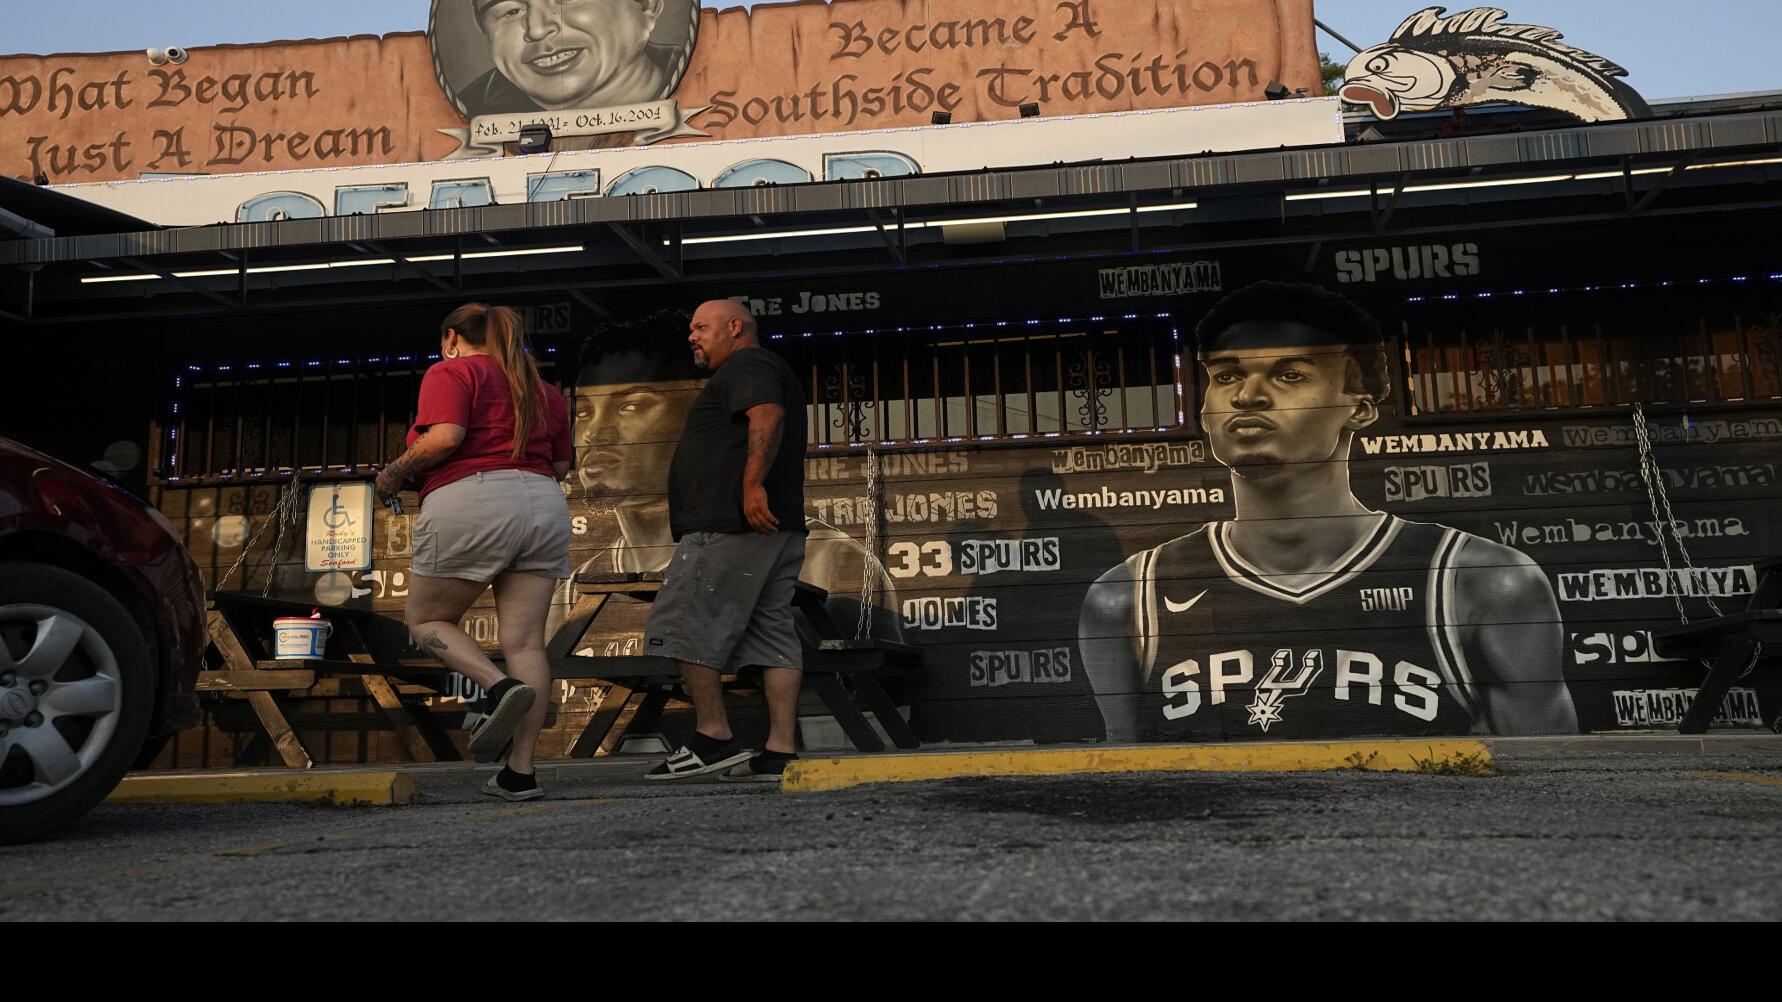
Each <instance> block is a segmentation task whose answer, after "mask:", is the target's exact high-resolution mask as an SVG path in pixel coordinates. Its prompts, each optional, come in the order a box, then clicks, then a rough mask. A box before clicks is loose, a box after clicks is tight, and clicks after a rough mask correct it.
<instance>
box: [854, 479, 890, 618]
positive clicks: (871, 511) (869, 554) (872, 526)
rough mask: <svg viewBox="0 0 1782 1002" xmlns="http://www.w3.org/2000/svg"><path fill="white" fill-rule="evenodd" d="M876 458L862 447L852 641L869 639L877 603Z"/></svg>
mask: <svg viewBox="0 0 1782 1002" xmlns="http://www.w3.org/2000/svg"><path fill="white" fill-rule="evenodd" d="M879 489H880V488H879V456H878V453H876V452H874V451H873V448H872V446H871V445H868V446H867V447H866V543H865V549H866V552H865V554H864V556H862V558H861V560H860V619H859V621H858V622H857V623H855V624H854V639H855V640H866V639H868V638H870V637H871V636H872V614H873V609H874V608H875V606H876V603H877V600H878V590H879V577H880V575H881V574H882V573H883V570H882V567H883V565H881V564H880V563H879Z"/></svg>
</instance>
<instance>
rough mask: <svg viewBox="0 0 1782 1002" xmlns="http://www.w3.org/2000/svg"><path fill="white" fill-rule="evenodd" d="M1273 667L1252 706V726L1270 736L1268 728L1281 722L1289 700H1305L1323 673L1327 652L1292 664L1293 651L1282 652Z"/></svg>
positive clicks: (1312, 653)
mask: <svg viewBox="0 0 1782 1002" xmlns="http://www.w3.org/2000/svg"><path fill="white" fill-rule="evenodd" d="M1270 664H1271V665H1272V667H1271V668H1270V669H1269V673H1268V675H1267V676H1266V677H1264V678H1263V680H1262V682H1261V684H1259V685H1257V687H1256V699H1255V701H1254V702H1252V703H1251V704H1250V723H1252V724H1254V725H1256V726H1258V727H1260V728H1262V733H1264V734H1267V733H1268V729H1269V726H1270V725H1272V724H1278V723H1280V722H1281V711H1282V710H1283V709H1285V708H1286V704H1287V700H1288V699H1289V698H1291V697H1294V696H1303V695H1305V694H1306V692H1307V691H1309V690H1310V689H1311V687H1312V683H1313V682H1315V681H1317V680H1318V676H1319V675H1320V674H1322V673H1323V671H1324V652H1323V651H1321V650H1316V649H1314V650H1309V651H1306V652H1305V653H1303V654H1302V655H1300V659H1299V661H1298V662H1297V663H1296V662H1295V661H1294V660H1293V652H1292V651H1291V650H1279V651H1276V652H1275V653H1274V657H1272V658H1270Z"/></svg>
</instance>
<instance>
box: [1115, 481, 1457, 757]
mask: <svg viewBox="0 0 1782 1002" xmlns="http://www.w3.org/2000/svg"><path fill="white" fill-rule="evenodd" d="M1229 526H1230V523H1227V522H1212V523H1208V524H1207V525H1206V526H1205V527H1203V528H1202V529H1200V530H1199V531H1197V532H1195V533H1193V534H1191V535H1187V536H1183V537H1181V538H1179V539H1176V540H1172V541H1171V542H1168V543H1165V544H1163V545H1162V546H1159V547H1156V548H1155V549H1151V550H1147V551H1145V552H1144V553H1140V554H1138V555H1136V556H1134V557H1132V558H1131V559H1130V560H1129V561H1127V564H1128V566H1129V567H1130V568H1131V569H1132V572H1133V578H1134V588H1133V624H1132V626H1133V637H1134V638H1135V641H1134V649H1135V653H1136V654H1137V656H1138V659H1139V664H1140V667H1141V669H1142V672H1143V676H1142V677H1143V690H1142V691H1143V694H1144V698H1143V699H1142V700H1141V701H1140V706H1141V709H1140V714H1141V717H1140V728H1139V730H1140V734H1141V735H1142V736H1144V737H1146V738H1148V739H1151V740H1171V741H1179V740H1217V739H1229V738H1236V737H1241V738H1260V737H1265V736H1266V737H1268V738H1271V739H1284V740H1285V739H1295V738H1335V737H1352V736H1357V735H1431V734H1466V733H1470V732H1471V731H1473V730H1474V728H1475V726H1476V725H1478V724H1480V722H1482V721H1483V719H1484V717H1483V714H1482V713H1481V712H1480V706H1479V703H1478V700H1479V698H1480V695H1479V692H1478V690H1477V689H1476V687H1475V686H1474V684H1473V679H1472V676H1471V673H1470V672H1469V670H1468V667H1467V663H1466V656H1465V652H1464V651H1463V650H1462V649H1461V645H1460V643H1459V631H1458V629H1457V627H1456V625H1455V624H1456V621H1457V620H1456V617H1455V616H1454V613H1453V606H1454V577H1455V574H1454V571H1455V564H1456V558H1457V557H1458V555H1459V553H1460V551H1461V549H1462V548H1463V547H1465V546H1466V545H1467V542H1468V540H1471V539H1473V538H1474V537H1473V536H1471V535H1469V534H1467V533H1464V532H1461V531H1459V530H1457V529H1450V528H1447V527H1445V526H1439V525H1426V524H1422V523H1417V522H1407V521H1404V520H1403V519H1399V518H1394V517H1392V516H1389V515H1381V516H1380V517H1379V519H1378V521H1377V522H1376V523H1375V524H1374V527H1373V529H1372V531H1371V532H1369V533H1368V535H1367V536H1366V538H1364V539H1363V540H1362V542H1361V543H1360V544H1358V545H1357V546H1356V547H1355V548H1354V549H1352V550H1351V551H1350V552H1349V553H1347V554H1345V555H1344V556H1343V557H1342V558H1340V559H1339V560H1338V561H1337V562H1336V563H1335V565H1334V566H1332V567H1331V568H1330V569H1329V570H1328V571H1325V572H1323V573H1321V574H1317V575H1312V576H1306V575H1295V576H1293V580H1292V581H1291V582H1290V584H1291V587H1289V582H1287V581H1286V580H1284V579H1283V578H1281V577H1280V576H1276V577H1274V578H1273V579H1271V577H1270V576H1269V575H1268V574H1265V573H1264V572H1262V571H1260V570H1258V569H1257V568H1255V567H1254V566H1253V565H1251V564H1250V563H1249V562H1247V561H1246V560H1244V558H1243V557H1242V556H1241V555H1239V554H1238V553H1237V551H1236V550H1235V549H1233V548H1232V546H1231V545H1230V543H1229V540H1228V529H1229Z"/></svg>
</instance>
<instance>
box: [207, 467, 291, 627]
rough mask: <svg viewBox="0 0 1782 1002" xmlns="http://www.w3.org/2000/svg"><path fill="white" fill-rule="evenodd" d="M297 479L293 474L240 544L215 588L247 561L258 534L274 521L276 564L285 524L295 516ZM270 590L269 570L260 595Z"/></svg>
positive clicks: (282, 542)
mask: <svg viewBox="0 0 1782 1002" xmlns="http://www.w3.org/2000/svg"><path fill="white" fill-rule="evenodd" d="M297 481H298V478H297V477H295V476H293V477H292V478H291V482H290V483H289V484H286V485H285V488H284V490H283V491H282V492H281V493H280V494H279V496H278V503H277V504H276V505H273V508H272V511H271V512H269V513H267V517H266V520H265V521H263V522H261V523H260V525H259V527H258V528H256V529H255V530H254V534H253V535H252V536H249V537H248V540H247V542H245V543H242V544H241V555H240V556H238V557H236V558H235V563H233V564H231V565H229V569H228V570H227V571H224V572H223V576H222V577H220V578H218V579H217V583H216V586H215V590H217V591H222V590H223V585H225V584H227V583H228V581H229V579H230V578H231V577H233V576H234V575H235V572H236V571H238V570H241V566H242V565H243V564H245V563H247V558H248V554H249V553H251V552H252V551H253V549H254V544H255V543H257V542H259V541H260V536H261V535H262V534H264V533H265V532H266V527H267V526H269V525H271V524H273V523H274V522H277V523H278V541H277V542H276V543H274V544H273V550H272V553H273V563H274V564H275V565H276V564H277V562H278V548H279V547H280V546H282V545H284V538H285V526H286V525H287V524H289V523H290V522H291V521H293V520H294V519H295V517H296V512H297V502H296V498H297ZM243 580H244V582H245V580H246V579H245V578H244V579H243ZM271 590H272V572H271V571H270V570H269V571H267V575H266V587H265V588H264V589H263V590H262V591H261V597H265V595H266V594H267V593H269V592H270V591H271Z"/></svg>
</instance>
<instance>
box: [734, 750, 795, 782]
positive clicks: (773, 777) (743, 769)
mask: <svg viewBox="0 0 1782 1002" xmlns="http://www.w3.org/2000/svg"><path fill="white" fill-rule="evenodd" d="M796 761H798V756H797V755H786V754H782V753H780V752H762V753H761V754H759V755H754V756H750V758H749V760H748V761H747V762H744V763H743V764H741V765H739V766H735V767H733V768H731V770H730V771H729V772H726V773H725V774H724V775H722V776H719V777H718V779H719V780H720V781H721V782H725V783H777V782H779V781H780V778H781V777H782V776H784V775H785V774H786V765H787V763H789V762H796Z"/></svg>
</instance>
